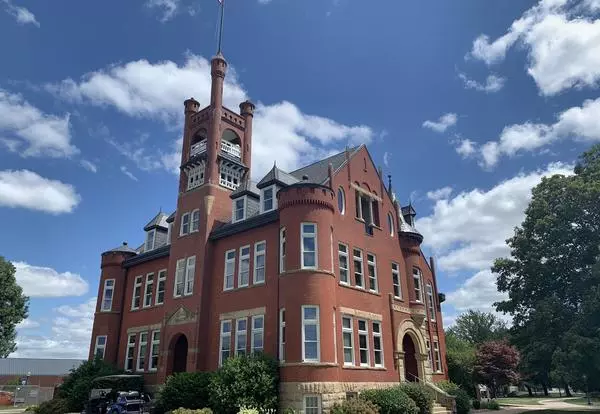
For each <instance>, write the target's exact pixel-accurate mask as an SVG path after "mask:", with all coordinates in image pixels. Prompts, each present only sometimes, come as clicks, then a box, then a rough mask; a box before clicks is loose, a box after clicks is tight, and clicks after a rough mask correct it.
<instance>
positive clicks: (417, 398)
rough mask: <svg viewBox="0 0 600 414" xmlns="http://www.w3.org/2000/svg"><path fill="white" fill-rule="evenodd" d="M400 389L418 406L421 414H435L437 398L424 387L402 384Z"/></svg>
mask: <svg viewBox="0 0 600 414" xmlns="http://www.w3.org/2000/svg"><path fill="white" fill-rule="evenodd" d="M399 388H400V389H401V390H402V391H404V393H405V394H406V395H408V396H409V397H410V398H411V399H412V400H413V401H414V402H415V403H416V404H417V407H419V412H420V414H431V413H432V412H433V400H434V398H435V397H434V395H433V394H432V393H431V391H429V389H427V388H425V386H424V385H422V384H419V383H416V382H409V383H406V384H401V385H400V386H399Z"/></svg>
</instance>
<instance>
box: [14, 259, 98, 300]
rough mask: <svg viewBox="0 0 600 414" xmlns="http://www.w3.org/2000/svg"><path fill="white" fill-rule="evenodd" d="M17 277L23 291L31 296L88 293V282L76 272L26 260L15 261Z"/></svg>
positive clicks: (63, 295)
mask: <svg viewBox="0 0 600 414" xmlns="http://www.w3.org/2000/svg"><path fill="white" fill-rule="evenodd" d="M13 265H14V266H15V268H16V274H15V277H16V279H17V283H18V284H19V286H21V287H22V288H23V293H24V294H25V295H27V296H31V297H45V298H50V297H52V298H58V297H65V296H81V295H84V294H85V293H87V291H88V284H87V282H86V281H85V280H83V278H82V277H81V276H80V275H78V274H75V273H71V272H64V273H59V272H57V271H56V270H54V269H52V268H50V267H40V266H32V265H30V264H27V263H24V262H13Z"/></svg>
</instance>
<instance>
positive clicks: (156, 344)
mask: <svg viewBox="0 0 600 414" xmlns="http://www.w3.org/2000/svg"><path fill="white" fill-rule="evenodd" d="M159 354H160V331H153V332H152V346H151V348H150V361H149V364H148V369H149V370H150V371H156V370H157V369H158V356H159Z"/></svg>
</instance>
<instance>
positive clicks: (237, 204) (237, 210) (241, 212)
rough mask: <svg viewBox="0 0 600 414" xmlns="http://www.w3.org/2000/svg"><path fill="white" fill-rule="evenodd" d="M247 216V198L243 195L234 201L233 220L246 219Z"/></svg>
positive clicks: (235, 221)
mask: <svg viewBox="0 0 600 414" xmlns="http://www.w3.org/2000/svg"><path fill="white" fill-rule="evenodd" d="M245 217H246V198H245V197H241V198H238V199H237V200H234V201H233V222H234V223H237V222H238V221H242V220H244V218H245Z"/></svg>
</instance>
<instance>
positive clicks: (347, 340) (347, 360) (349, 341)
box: [342, 316, 354, 365]
mask: <svg viewBox="0 0 600 414" xmlns="http://www.w3.org/2000/svg"><path fill="white" fill-rule="evenodd" d="M353 331H354V328H353V326H352V318H351V317H350V316H342V342H343V343H344V365H354V333H353Z"/></svg>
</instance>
